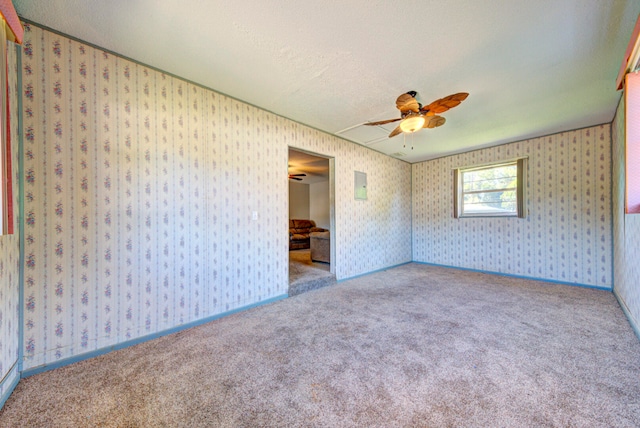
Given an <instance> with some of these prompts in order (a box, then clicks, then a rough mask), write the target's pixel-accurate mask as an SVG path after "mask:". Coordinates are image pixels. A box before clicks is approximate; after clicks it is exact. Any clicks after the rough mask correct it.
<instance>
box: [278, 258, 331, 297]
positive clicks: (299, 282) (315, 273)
mask: <svg viewBox="0 0 640 428" xmlns="http://www.w3.org/2000/svg"><path fill="white" fill-rule="evenodd" d="M329 270H330V265H329V263H322V262H314V261H312V260H311V251H309V250H308V249H303V250H292V251H289V292H288V294H289V296H297V295H298V294H301V293H306V292H307V291H311V290H316V289H318V288H322V287H327V286H329V285H333V284H335V283H336V276H335V275H334V274H332V273H331V272H330V271H329Z"/></svg>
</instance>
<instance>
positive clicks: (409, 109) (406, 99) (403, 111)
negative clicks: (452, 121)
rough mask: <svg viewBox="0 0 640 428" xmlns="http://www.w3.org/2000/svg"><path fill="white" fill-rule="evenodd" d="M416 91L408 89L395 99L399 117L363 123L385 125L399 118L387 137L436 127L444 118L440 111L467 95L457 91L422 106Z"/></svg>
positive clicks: (458, 102) (451, 106)
mask: <svg viewBox="0 0 640 428" xmlns="http://www.w3.org/2000/svg"><path fill="white" fill-rule="evenodd" d="M416 95H417V92H416V91H409V92H407V93H406V94H402V95H400V96H399V97H398V99H397V100H396V107H397V108H398V110H400V117H399V118H396V119H388V120H381V121H378V122H370V123H365V125H369V126H373V125H385V124H387V123H392V122H397V121H398V120H401V121H402V122H400V125H398V126H397V127H396V129H394V130H393V131H391V133H390V134H389V138H391V137H395V136H396V135H398V134H400V133H402V132H406V133H412V132H416V131H418V130H420V129H422V128H436V127H438V126H442V125H444V122H445V121H446V119H445V118H444V117H442V116H438V114H440V113H444V112H445V111H447V110H449V109H451V108H453V107H456V106H457V105H459V104H460V103H461V102H462V101H464V100H466V99H467V97H468V96H469V94H468V93H466V92H458V93H456V94H452V95H449V96H447V97H444V98H440V99H439V100H435V101H434V102H432V103H431V104H429V105H426V106H422V104H420V103H419V102H418V101H417V100H416V98H415V96H416Z"/></svg>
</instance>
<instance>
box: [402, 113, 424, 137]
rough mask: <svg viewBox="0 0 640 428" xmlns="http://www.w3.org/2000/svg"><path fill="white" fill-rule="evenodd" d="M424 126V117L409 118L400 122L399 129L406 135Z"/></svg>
mask: <svg viewBox="0 0 640 428" xmlns="http://www.w3.org/2000/svg"><path fill="white" fill-rule="evenodd" d="M423 126H424V117H423V116H409V117H407V118H406V119H404V120H403V121H402V122H400V129H402V132H406V133H408V134H410V133H412V132H416V131H417V130H419V129H422V127H423Z"/></svg>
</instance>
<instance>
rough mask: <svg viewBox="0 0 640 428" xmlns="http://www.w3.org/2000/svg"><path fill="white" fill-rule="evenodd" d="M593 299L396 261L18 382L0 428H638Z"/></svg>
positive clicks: (620, 347)
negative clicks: (390, 266) (394, 265)
mask: <svg viewBox="0 0 640 428" xmlns="http://www.w3.org/2000/svg"><path fill="white" fill-rule="evenodd" d="M639 397H640V342H639V341H638V338H637V337H636V336H635V335H634V333H633V331H632V330H631V328H630V326H629V323H628V322H627V320H626V318H625V317H624V314H623V313H622V311H621V309H620V307H619V306H618V304H617V302H616V300H615V298H614V296H613V295H612V294H611V293H609V292H606V291H598V290H591V289H585V288H579V287H571V286H565V285H557V284H549V283H543V282H536V281H527V280H521V279H515V278H508V277H500V276H492V275H485V274H480V273H473V272H466V271H460V270H452V269H445V268H438V267H431V266H425V265H419V264H409V265H404V266H401V267H398V268H394V269H390V270H388V271H384V272H378V273H375V274H372V275H368V276H364V277H360V278H357V279H354V280H349V281H345V282H341V283H338V284H337V285H333V286H330V287H325V288H322V289H318V290H314V291H310V292H308V293H304V294H301V295H299V296H296V297H293V298H289V299H285V300H282V301H279V302H276V303H273V304H269V305H265V306H262V307H259V308H255V309H252V310H249V311H245V312H242V313H238V314H235V315H232V316H229V317H226V318H223V319H220V320H217V321H214V322H211V323H209V324H206V325H203V326H200V327H196V328H193V329H190V330H186V331H183V332H180V333H177V334H173V335H170V336H166V337H163V338H160V339H157V340H154V341H150V342H146V343H143V344H141V345H138V346H135V347H131V348H127V349H124V350H120V351H117V352H113V353H110V354H106V355H103V356H101V357H98V358H94V359H91V360H87V361H83V362H80V363H76V364H73V365H70V366H67V367H63V368H61V369H57V370H53V371H50V372H46V373H42V374H39V375H36V376H32V377H29V378H27V379H23V380H22V381H21V382H20V384H19V385H18V387H17V388H16V390H15V392H14V394H13V396H12V397H11V398H10V399H9V400H8V401H7V403H6V405H5V408H4V410H3V411H2V412H0V426H3V427H25V426H38V427H42V426H46V427H55V426H63V427H83V426H119V427H157V426H170V427H174V426H184V427H193V426H195V427H442V426H465V427H466V426H488V427H538V426H557V427H565V426H574V427H637V426H639V425H640V398H639Z"/></svg>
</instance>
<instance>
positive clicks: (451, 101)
mask: <svg viewBox="0 0 640 428" xmlns="http://www.w3.org/2000/svg"><path fill="white" fill-rule="evenodd" d="M468 96H469V94H468V93H466V92H458V93H457V94H452V95H449V96H447V97H444V98H440V99H439V100H436V101H434V102H432V103H431V104H429V105H428V106H425V107H422V110H423V111H427V112H429V113H434V114H438V113H444V112H445V111H447V110H449V109H452V108H454V107H456V106H458V105H460V103H461V102H462V101H464V100H466V99H467V97H468Z"/></svg>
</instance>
